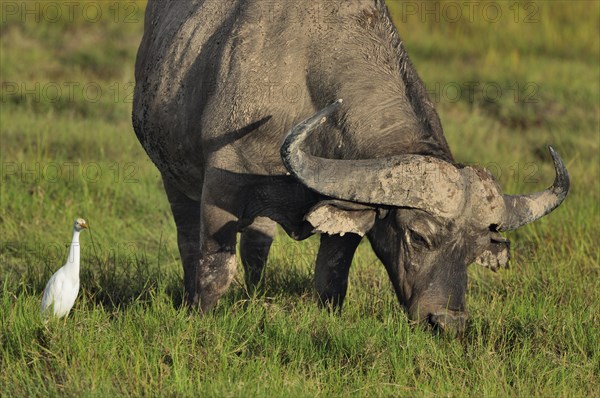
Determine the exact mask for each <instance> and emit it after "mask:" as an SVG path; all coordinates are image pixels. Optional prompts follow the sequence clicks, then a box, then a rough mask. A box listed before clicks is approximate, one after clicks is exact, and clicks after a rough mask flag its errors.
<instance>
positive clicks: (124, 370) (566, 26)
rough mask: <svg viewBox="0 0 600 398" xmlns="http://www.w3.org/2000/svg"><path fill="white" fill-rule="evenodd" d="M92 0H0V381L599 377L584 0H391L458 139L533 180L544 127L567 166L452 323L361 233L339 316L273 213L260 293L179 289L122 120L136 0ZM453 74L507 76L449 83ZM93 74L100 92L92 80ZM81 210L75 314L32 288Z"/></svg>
mask: <svg viewBox="0 0 600 398" xmlns="http://www.w3.org/2000/svg"><path fill="white" fill-rule="evenodd" d="M90 3H92V2H90ZM450 3H454V4H459V3H460V2H450ZM450 3H449V2H441V3H438V2H429V3H428V6H427V7H440V10H443V7H448V4H450ZM6 4H8V3H6ZM14 4H17V5H20V4H22V2H16V3H14ZM29 4H35V3H34V2H29ZM40 4H42V3H40ZM79 4H81V7H83V5H85V4H87V3H86V2H81V3H79ZM93 4H101V5H102V6H103V15H104V17H102V18H101V19H100V20H99V21H98V22H95V23H91V22H90V21H89V20H86V19H85V18H82V17H81V13H75V18H74V19H73V20H69V19H68V18H66V17H63V18H61V19H60V20H59V21H56V22H52V23H50V22H48V21H44V18H42V19H41V21H40V22H39V23H36V22H35V20H34V17H32V16H31V15H29V16H27V18H24V17H23V16H22V15H19V14H17V15H14V14H11V12H9V11H11V10H10V9H7V8H6V7H5V5H4V4H3V5H2V8H1V11H0V12H1V14H0V36H1V39H0V44H1V52H0V68H1V69H0V70H1V73H0V83H1V85H2V102H1V104H0V105H1V109H0V128H1V136H0V144H1V145H0V155H1V158H2V160H1V162H2V173H1V178H2V180H1V187H0V199H1V202H2V206H1V210H0V236H1V238H0V239H1V240H0V286H1V293H0V343H1V345H0V367H1V370H0V391H1V392H0V395H2V396H7V397H13V396H14V397H19V396H58V395H61V396H62V395H66V396H79V395H83V396H100V397H103V396H115V395H116V396H147V395H149V396H315V395H322V396H342V395H344V396H346V395H350V396H480V395H485V396H544V397H545V396H582V397H583V396H597V395H600V352H599V351H600V348H599V347H600V344H599V343H600V342H599V339H598V336H599V335H600V315H599V314H600V264H599V263H600V261H599V260H600V259H599V251H598V244H597V242H598V240H599V238H600V228H599V221H600V220H599V208H598V206H599V205H598V203H600V192H599V186H598V181H599V178H598V177H599V175H600V170H599V167H598V166H599V162H598V155H599V143H600V142H599V140H600V139H599V131H600V125H599V120H600V119H599V104H600V98H599V94H598V93H600V87H599V86H600V82H599V79H600V77H599V73H600V66H599V61H598V59H599V50H600V43H599V39H598V28H599V19H598V15H599V13H600V6H599V5H598V3H597V2H592V1H589V2H588V1H575V2H533V3H527V2H523V3H519V4H520V5H519V9H520V10H521V12H522V13H523V12H525V11H526V9H525V7H531V6H527V4H533V6H534V8H533V9H527V10H528V11H531V10H533V11H535V13H534V15H533V16H534V18H535V20H534V21H533V22H532V23H525V22H523V21H522V20H521V19H522V18H524V16H523V14H522V13H521V14H519V15H520V16H519V18H521V19H519V20H518V21H517V22H515V20H514V14H512V12H513V10H511V9H510V8H509V7H510V6H514V4H515V3H513V2H499V3H493V4H497V5H499V6H501V7H502V10H503V17H502V18H500V20H499V21H498V22H497V23H494V24H490V23H488V22H487V21H486V20H485V19H484V18H482V17H481V16H480V15H481V14H476V16H475V17H474V18H473V21H472V22H471V21H469V20H468V18H462V19H461V20H460V21H458V22H456V23H452V22H449V21H448V20H447V19H444V18H441V20H440V21H439V22H435V21H434V20H433V19H432V17H429V18H424V16H423V7H425V5H424V4H423V3H414V2H413V3H411V4H413V5H417V6H418V7H419V8H420V11H418V12H420V13H419V14H418V15H416V16H414V15H406V13H405V12H404V13H403V11H406V9H403V6H402V4H401V3H399V2H395V1H391V2H390V8H391V11H392V13H393V14H394V17H395V19H396V21H397V25H398V28H399V31H400V34H401V35H402V37H403V39H404V40H405V45H406V47H407V49H408V51H409V53H410V54H411V56H412V59H413V63H414V64H415V65H416V67H417V70H418V71H419V73H420V75H421V77H422V79H423V80H424V81H425V83H426V85H427V86H428V87H429V88H430V89H432V91H433V96H434V100H436V102H437V109H438V112H439V113H440V116H441V118H442V123H443V125H444V128H445V131H446V136H447V138H448V141H449V143H450V146H451V148H452V149H453V152H454V154H455V156H456V158H457V159H458V160H459V161H462V162H466V163H479V164H482V165H486V166H488V167H489V168H490V169H491V170H492V171H493V172H494V173H495V174H496V175H497V176H498V178H499V180H500V181H501V183H502V185H503V187H504V188H505V191H506V192H509V193H513V192H529V191H535V190H539V189H543V188H544V187H545V186H547V185H548V184H549V183H550V182H551V180H552V177H553V169H552V164H551V160H550V156H549V154H548V153H547V151H546V149H545V145H546V144H553V145H555V147H556V148H557V150H558V151H559V152H560V154H561V155H562V157H563V158H564V159H565V161H566V163H567V166H568V168H569V171H570V173H571V178H572V191H571V193H570V195H569V197H568V198H567V200H566V202H565V203H564V204H563V205H562V206H561V207H560V208H559V209H558V210H557V211H555V212H554V213H552V214H551V215H549V216H548V217H546V218H544V219H542V220H539V221H538V222H536V223H534V224H532V225H529V226H527V227H524V228H522V229H520V230H518V231H516V232H513V233H510V234H508V236H509V238H510V239H511V240H512V242H513V253H512V254H513V261H512V263H511V268H510V269H508V270H503V271H500V272H498V273H492V272H489V271H487V270H484V269H479V268H476V267H474V266H473V267H471V268H470V270H469V289H468V297H467V299H468V308H469V311H470V313H471V323H470V325H469V329H468V331H467V333H466V334H465V336H463V337H462V338H460V339H451V338H446V337H444V336H437V335H433V334H432V333H430V332H429V331H427V330H424V329H421V328H418V327H414V326H413V325H411V324H410V323H409V322H408V320H407V317H406V315H405V314H404V312H403V311H402V310H401V308H400V306H399V305H398V303H397V301H396V298H395V296H394V295H393V292H392V289H391V285H390V283H389V281H388V279H387V276H386V274H385V271H384V270H383V267H382V266H381V264H380V263H379V262H378V261H377V260H376V258H375V256H374V255H373V253H372V251H371V249H370V247H369V245H368V243H366V242H363V244H361V246H360V248H359V250H358V252H357V255H356V258H355V261H354V265H353V267H352V270H351V279H350V287H349V293H348V298H347V301H346V306H345V310H344V313H343V314H342V315H341V316H339V317H338V316H331V315H328V314H327V313H325V312H323V311H319V310H318V309H317V307H316V305H315V301H316V300H315V293H314V291H313V288H312V273H313V271H312V266H313V262H314V258H315V253H316V249H317V240H315V239H314V238H312V239H309V240H307V241H304V242H292V241H291V240H289V239H288V238H287V237H285V236H284V235H283V234H280V236H278V238H277V240H276V242H275V244H274V247H273V249H272V252H271V256H270V258H269V264H268V269H267V275H266V281H265V292H264V294H263V295H260V296H249V295H248V294H247V292H246V290H245V289H244V286H243V283H242V281H243V277H242V275H241V273H242V272H241V267H240V273H239V275H238V277H237V278H236V280H235V282H234V283H233V285H232V287H231V289H230V290H229V292H228V293H227V294H226V295H225V297H224V298H223V299H222V300H221V301H220V303H219V305H218V306H217V308H216V310H215V311H214V313H211V314H209V315H207V316H205V317H199V316H197V315H195V314H189V313H188V312H187V311H186V310H183V309H180V306H179V305H180V303H181V300H182V286H183V285H182V280H181V278H182V270H181V265H180V263H179V258H178V252H177V248H176V234H175V226H174V223H173V221H172V218H171V215H170V211H169V206H168V202H167V200H166V197H165V194H164V192H163V190H162V183H161V181H160V176H159V173H158V171H157V170H156V169H155V167H154V166H153V165H152V163H151V162H149V161H148V160H147V157H146V155H145V153H144V151H143V150H142V149H141V147H140V145H139V144H138V142H137V140H136V138H135V135H134V133H133V131H132V127H131V123H130V111H131V98H130V94H131V92H132V91H131V86H130V85H129V84H128V83H129V82H132V81H133V62H134V57H135V51H136V48H137V47H136V46H137V44H138V43H139V40H140V38H141V33H142V28H143V24H142V21H143V7H144V3H143V2H135V3H133V2H124V3H120V6H119V8H118V10H119V14H118V16H116V14H115V9H113V10H112V11H111V10H110V8H109V7H111V5H113V4H114V2H100V3H93ZM405 4H406V3H405ZM481 4H482V5H481V6H480V7H479V8H477V9H476V10H479V11H478V12H481V8H482V7H483V6H484V5H486V4H488V3H486V2H482V3H481ZM81 7H80V8H81ZM130 11H135V13H134V14H131V15H129V12H130ZM463 11H464V9H463ZM65 12H66V11H65ZM111 12H112V13H111ZM126 16H127V17H128V18H127V21H128V22H132V23H125V19H126ZM423 18H424V20H422V19H423ZM69 82H71V83H69ZM466 82H478V83H479V87H480V88H487V87H490V84H498V85H499V86H500V87H501V89H502V91H503V95H502V97H500V98H495V97H493V96H492V95H489V93H485V92H484V91H483V89H480V88H478V89H475V90H474V91H473V95H472V96H470V95H467V94H468V93H467V92H465V91H463V92H462V95H460V96H458V98H456V97H454V96H453V95H452V94H453V93H452V92H450V91H447V92H444V90H445V89H450V88H452V85H453V84H458V85H459V86H461V87H463V90H464V89H465V87H466V86H465V85H464V84H465V83H466ZM72 83H78V84H79V85H77V86H73V92H72V96H69V95H67V88H68V86H67V84H72ZM36 84H38V85H39V89H36V87H37V86H36ZM53 84H55V85H58V86H59V87H61V88H62V89H63V93H62V95H61V96H60V97H57V96H56V95H53V92H52V91H51V90H52V89H53V87H54V88H55V87H56V86H53ZM436 84H437V85H439V89H438V88H437V86H436ZM15 85H16V86H15ZM86 85H87V86H86ZM23 87H25V88H26V89H31V88H32V87H33V93H29V94H28V93H26V92H25V90H23ZM97 87H100V89H101V90H102V95H101V96H100V97H99V98H95V97H94V95H95V94H94V92H93V91H86V89H87V90H91V89H93V88H97ZM44 90H46V91H45V93H46V94H47V95H43V94H44ZM515 92H517V93H518V95H519V97H518V100H516V101H515V99H514V98H515V97H514V95H515ZM36 93H40V95H39V96H36V95H37V94H36ZM438 93H439V94H438ZM436 95H437V96H438V97H437V98H436ZM78 216H81V217H85V218H86V219H87V220H88V222H89V224H90V226H91V228H90V231H89V232H86V233H84V234H82V238H81V240H82V256H83V260H82V262H83V266H82V275H81V277H82V291H81V293H80V296H79V298H78V300H77V302H76V304H75V307H74V309H73V311H72V313H71V315H70V316H69V318H68V319H67V320H66V322H63V321H62V320H59V321H53V322H50V323H48V324H43V323H42V321H41V320H40V318H39V312H38V311H39V303H40V299H41V291H42V289H43V287H44V284H45V283H46V281H47V280H48V278H49V276H50V275H51V274H52V272H54V271H55V270H56V269H57V268H58V267H59V266H60V265H61V264H63V262H64V257H65V253H66V246H67V245H68V243H69V239H70V228H71V223H72V220H73V219H74V218H76V217H78Z"/></svg>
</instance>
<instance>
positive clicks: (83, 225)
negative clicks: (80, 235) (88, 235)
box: [79, 223, 88, 229]
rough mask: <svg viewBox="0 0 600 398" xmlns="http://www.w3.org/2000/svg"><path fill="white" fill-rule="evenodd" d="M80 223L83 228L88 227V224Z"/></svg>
mask: <svg viewBox="0 0 600 398" xmlns="http://www.w3.org/2000/svg"><path fill="white" fill-rule="evenodd" d="M79 225H81V228H85V229H88V225H87V224H86V223H82V224H79Z"/></svg>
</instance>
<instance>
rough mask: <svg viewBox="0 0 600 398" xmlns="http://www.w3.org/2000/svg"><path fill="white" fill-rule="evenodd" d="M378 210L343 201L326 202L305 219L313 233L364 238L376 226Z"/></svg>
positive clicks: (309, 212) (317, 205)
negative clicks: (350, 234) (350, 235)
mask: <svg viewBox="0 0 600 398" xmlns="http://www.w3.org/2000/svg"><path fill="white" fill-rule="evenodd" d="M376 217H377V210H376V209H375V208H373V207H369V206H365V205H360V204H357V203H352V202H345V201H343V200H324V201H321V202H319V203H317V204H316V205H315V206H313V207H312V208H311V209H310V210H309V211H308V213H306V215H305V216H304V219H305V220H306V221H308V222H309V223H310V224H311V225H312V226H313V227H314V230H313V232H320V233H325V234H329V235H342V236H343V235H344V234H346V233H353V234H358V235H360V236H364V235H365V234H366V233H367V232H369V230H370V229H371V228H372V227H373V224H375V219H376Z"/></svg>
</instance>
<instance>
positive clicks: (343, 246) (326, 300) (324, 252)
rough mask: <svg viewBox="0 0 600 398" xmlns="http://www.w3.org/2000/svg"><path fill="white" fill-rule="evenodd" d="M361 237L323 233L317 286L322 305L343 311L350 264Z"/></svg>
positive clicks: (318, 261)
mask: <svg viewBox="0 0 600 398" xmlns="http://www.w3.org/2000/svg"><path fill="white" fill-rule="evenodd" d="M361 239H362V237H361V236H359V235H356V234H345V235H344V236H340V235H327V234H322V235H321V245H320V246H319V253H318V254H317V263H316V267H315V287H316V289H317V294H318V295H319V302H320V304H321V305H322V306H325V307H327V308H330V309H335V310H338V311H341V309H342V304H343V302H344V298H345V297H346V291H347V289H348V273H349V272H350V264H351V263H352V258H353V257H354V252H355V251H356V248H357V247H358V244H359V243H360V241H361Z"/></svg>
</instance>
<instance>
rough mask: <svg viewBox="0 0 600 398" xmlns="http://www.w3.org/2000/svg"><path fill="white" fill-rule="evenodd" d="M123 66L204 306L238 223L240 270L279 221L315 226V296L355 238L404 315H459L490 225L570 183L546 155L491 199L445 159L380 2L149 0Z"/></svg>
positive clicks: (543, 202)
mask: <svg viewBox="0 0 600 398" xmlns="http://www.w3.org/2000/svg"><path fill="white" fill-rule="evenodd" d="M135 76H136V89H135V98H134V109H133V125H134V128H135V132H136V134H137V136H138V138H139V140H140V142H141V143H142V145H143V147H144V148H145V150H146V152H147V153H148V155H149V156H150V158H151V159H152V160H153V162H154V163H155V164H156V166H157V167H158V169H159V170H160V172H161V174H162V177H163V181H164V185H165V190H166V192H167V195H168V198H169V202H170V203H171V208H172V211H173V216H174V218H175V222H176V224H177V231H178V245H179V250H180V253H181V258H182V261H183V266H184V274H185V288H186V292H187V295H188V300H189V302H190V303H191V304H193V305H199V306H200V308H201V309H202V311H206V310H208V309H210V308H211V307H212V306H213V305H214V304H215V302H216V301H217V299H218V298H219V297H220V296H221V295H222V294H223V293H224V292H225V290H226V289H227V287H228V285H229V283H230V281H231V279H232V277H233V275H234V272H235V268H236V261H235V245H236V233H237V232H238V231H242V235H241V236H242V238H241V242H240V246H241V256H242V263H243V265H244V268H245V270H246V277H247V282H248V283H249V285H253V284H255V283H257V282H258V281H259V280H260V277H261V273H262V269H263V266H264V263H265V260H266V257H267V254H268V251H269V247H270V245H271V242H272V239H273V234H274V226H275V223H279V224H280V225H281V226H282V227H283V228H284V229H285V230H286V231H287V233H288V234H289V235H290V236H292V237H293V238H295V239H304V238H306V237H308V236H310V235H311V234H313V233H315V232H321V246H320V249H319V253H318V256H317V261H316V270H315V277H316V278H315V279H316V287H317V292H318V294H319V297H320V299H321V302H322V303H327V304H332V305H334V306H336V307H341V305H342V302H343V299H344V296H345V294H346V287H347V278H348V269H349V267H350V262H351V260H352V257H353V255H354V251H355V249H356V247H357V245H358V243H359V242H360V240H361V237H362V236H363V235H367V237H368V239H369V241H370V242H371V245H372V247H373V249H374V251H375V252H376V254H377V256H378V257H379V258H380V259H381V261H382V263H383V264H384V266H385V267H386V269H387V271H388V274H389V275H390V279H391V281H392V284H393V286H394V289H395V291H396V294H397V295H398V299H399V300H400V303H401V304H402V305H404V306H405V307H406V308H407V309H408V313H409V315H410V317H411V318H412V319H419V320H428V321H429V322H431V323H432V324H435V325H437V326H439V327H441V328H446V327H449V326H456V327H458V328H460V327H461V326H462V325H463V324H464V320H465V319H466V308H465V290H466V283H467V273H466V269H467V265H468V264H469V263H471V262H474V261H477V262H480V263H482V264H484V265H487V266H489V267H492V268H496V267H498V266H499V265H503V264H505V263H506V261H507V259H508V243H507V241H506V240H504V239H503V238H502V237H501V236H500V235H499V234H498V231H500V230H509V229H513V228H516V227H518V226H520V225H522V224H524V223H526V222H530V221H533V220H534V219H536V218H538V217H541V216H542V215H544V214H545V213H547V212H549V211H551V210H552V209H553V208H554V207H556V206H558V204H560V202H561V201H562V199H564V196H565V195H566V192H567V190H568V175H567V174H566V170H564V166H563V165H562V162H561V160H560V158H559V157H558V155H556V154H555V153H554V152H553V154H552V155H553V158H554V161H555V165H556V167H557V175H558V176H557V179H556V181H555V185H554V186H553V187H552V188H551V189H549V190H547V191H544V192H542V193H539V194H534V195H533V196H519V197H509V196H504V195H502V192H501V190H500V188H499V187H498V185H497V184H496V182H495V181H494V179H493V178H492V176H491V175H490V174H489V173H487V172H485V171H484V170H480V169H477V168H471V167H461V166H459V165H456V164H455V163H454V160H453V157H452V154H451V152H450V150H449V148H448V145H447V143H446V140H445V139H444V136H443V131H442V127H441V125H440V121H439V118H438V116H437V113H436V111H435V110H434V108H433V105H432V103H431V101H430V100H429V98H428V96H427V94H426V92H425V88H424V86H423V83H422V82H421V80H420V79H419V77H418V75H417V73H416V72H415V70H414V68H413V65H412V63H411V62H410V60H409V58H408V55H407V54H406V51H405V50H404V47H403V45H402V42H401V41H400V38H399V36H398V33H397V31H396V28H395V27H394V26H393V24H392V22H391V20H390V17H389V13H388V11H387V8H386V7H385V5H384V3H383V1H381V0H371V1H367V0H343V1H341V0H340V1H331V0H327V1H312V2H310V4H307V5H300V4H299V3H298V2H297V1H291V0H289V1H288V0H279V1H276V2H271V1H269V2H266V1H264V2H263V1H256V0H243V1H242V0H237V1H235V0H234V1H227V2H222V1H216V0H211V1H200V0H196V1H165V0H161V1H152V0H150V1H149V2H148V6H147V11H146V22H145V30H144V37H143V40H142V43H141V45H140V48H139V52H138V56H137V61H136V71H135ZM338 98H342V99H343V103H342V104H339V103H336V104H334V105H332V106H331V107H329V108H327V109H326V110H325V111H324V112H322V113H320V114H318V115H317V116H316V119H314V120H312V121H309V122H308V123H307V124H306V123H305V124H301V125H299V126H296V125H297V124H298V123H299V122H300V121H302V120H304V119H305V118H307V117H308V116H310V115H313V114H315V112H317V111H319V110H320V109H322V108H324V107H325V106H327V105H328V104H331V103H333V102H334V101H335V100H337V99H338ZM336 108H339V109H337V111H336ZM334 111H335V112H334ZM327 115H330V116H329V117H328V118H327V121H326V122H325V123H321V122H322V119H323V116H327ZM294 126H296V127H295V128H294V129H293V130H292V127H294ZM288 131H290V134H288V135H287V138H286V133H287V132H288ZM284 138H286V140H285V144H284V145H283V146H282V143H283V142H284ZM280 152H281V154H282V156H283V160H284V161H283V162H282V156H280ZM290 174H291V175H290Z"/></svg>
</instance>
